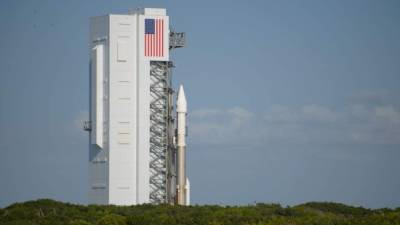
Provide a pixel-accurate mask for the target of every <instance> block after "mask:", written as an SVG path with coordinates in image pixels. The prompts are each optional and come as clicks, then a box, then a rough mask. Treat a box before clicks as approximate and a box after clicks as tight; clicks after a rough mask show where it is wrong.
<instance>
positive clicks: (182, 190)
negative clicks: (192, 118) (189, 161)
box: [176, 85, 190, 205]
mask: <svg viewBox="0 0 400 225" xmlns="http://www.w3.org/2000/svg"><path fill="white" fill-rule="evenodd" d="M176 114H177V133H176V136H177V137H176V139H177V142H176V145H177V158H178V160H177V161H178V179H177V203H178V204H179V205H189V204H190V202H189V201H190V200H189V199H190V196H189V194H190V184H189V180H188V179H187V177H186V156H185V151H186V141H185V138H186V114H187V102H186V97H185V91H184V90H183V86H182V85H180V87H179V90H178V97H177V100H176Z"/></svg>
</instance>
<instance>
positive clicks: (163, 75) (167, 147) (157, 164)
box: [150, 32, 185, 204]
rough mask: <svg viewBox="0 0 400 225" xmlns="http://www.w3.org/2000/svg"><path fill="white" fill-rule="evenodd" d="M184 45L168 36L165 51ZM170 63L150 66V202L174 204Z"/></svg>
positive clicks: (176, 36) (182, 40)
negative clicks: (167, 46) (167, 47)
mask: <svg viewBox="0 0 400 225" xmlns="http://www.w3.org/2000/svg"><path fill="white" fill-rule="evenodd" d="M184 45H185V33H182V32H181V33H178V32H170V35H169V48H170V49H175V48H181V47H184ZM172 67H173V63H172V62H171V61H169V62H167V61H151V62H150V202H151V203H156V204H157V203H174V202H175V195H176V190H175V186H176V148H175V145H174V136H175V132H174V131H175V127H174V117H173V113H172V112H173V94H174V91H173V89H172V73H171V71H172Z"/></svg>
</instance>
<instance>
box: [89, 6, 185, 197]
mask: <svg viewBox="0 0 400 225" xmlns="http://www.w3.org/2000/svg"><path fill="white" fill-rule="evenodd" d="M184 37H185V35H184V33H177V32H172V31H171V30H170V29H169V17H168V16H167V15H166V10H165V9H155V8H144V9H137V10H132V11H130V12H129V13H128V14H126V15H114V14H112V15H105V16H98V17H94V18H91V19H90V38H89V49H90V120H89V121H87V122H86V123H85V126H84V128H85V130H88V131H89V132H90V135H89V146H90V147H89V203H93V204H115V205H132V204H141V203H171V204H173V203H178V204H182V205H186V204H189V202H188V201H189V200H188V199H189V196H188V195H186V193H190V191H189V190H187V189H188V188H189V182H188V181H187V178H186V174H185V171H181V170H185V154H184V151H185V146H183V144H184V145H185V140H184V139H185V136H186V135H185V133H186V129H185V128H186V125H185V121H182V120H186V98H185V95H184V92H183V87H182V86H181V87H180V89H179V94H178V99H177V100H176V103H177V104H178V105H177V107H174V103H175V101H174V94H175V92H174V90H173V89H172V77H171V69H172V68H173V63H172V62H171V61H170V60H169V52H170V50H172V49H175V48H179V47H183V46H184V42H185V39H184ZM183 103H184V106H183V105H179V104H183ZM175 108H178V109H179V110H176V113H177V117H179V118H178V120H180V121H177V120H176V119H175V118H176V117H175ZM182 109H184V110H183V111H182ZM182 124H183V128H182ZM178 127H180V129H177V128H178ZM176 129H177V130H176ZM182 139H183V140H182ZM182 198H184V201H182Z"/></svg>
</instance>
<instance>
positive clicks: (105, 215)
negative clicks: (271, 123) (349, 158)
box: [0, 199, 400, 225]
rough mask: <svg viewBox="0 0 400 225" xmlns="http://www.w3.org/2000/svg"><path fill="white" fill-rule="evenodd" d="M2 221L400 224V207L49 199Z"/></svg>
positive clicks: (10, 210)
mask: <svg viewBox="0 0 400 225" xmlns="http://www.w3.org/2000/svg"><path fill="white" fill-rule="evenodd" d="M0 224H8V225H11V224H12V225H34V224H43V225H47V224H48V225H50V224H51V225H53V224H54V225H57V224H68V225H150V224H151V225H172V224H184V225H191V224H201V225H207V224H210V225H222V224H224V225H239V224H246V225H286V224H288V225H289V224H290V225H295V224H301V225H320V224H332V225H333V224H348V225H350V224H363V225H366V224H371V225H379V224H382V225H387V224H399V225H400V208H397V209H386V208H385V209H375V210H372V209H365V208H361V207H352V206H347V205H344V204H338V203H318V202H311V203H306V204H302V205H298V206H293V207H281V206H280V205H278V204H261V203H259V204H256V205H249V206H217V205H204V206H187V207H182V206H171V205H149V204H145V205H138V206H98V205H89V206H82V205H75V204H69V203H62V202H57V201H53V200H48V199H42V200H37V201H29V202H25V203H16V204H13V205H10V206H8V207H6V208H2V209H0Z"/></svg>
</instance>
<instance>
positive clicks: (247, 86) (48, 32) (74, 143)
mask: <svg viewBox="0 0 400 225" xmlns="http://www.w3.org/2000/svg"><path fill="white" fill-rule="evenodd" d="M136 7H165V8H167V10H168V14H169V16H170V20H171V25H172V26H173V28H174V29H175V30H176V31H185V32H186V34H187V47H186V48H184V49H178V50H176V51H174V53H173V56H172V58H173V60H174V61H175V64H176V66H177V68H176V70H175V71H174V85H175V87H176V86H177V85H178V84H179V83H183V84H184V85H185V92H186V94H187V98H188V104H189V146H188V154H187V155H188V175H189V176H190V179H191V185H192V200H193V202H194V203H197V204H214V203H218V204H249V203H254V202H278V203H281V204H283V205H287V204H289V205H292V204H298V203H303V202H307V201H336V202H343V203H347V204H352V205H362V206H366V207H399V206H400V195H399V190H400V175H399V173H398V172H399V171H400V163H398V160H399V159H400V100H399V96H400V63H399V62H400V42H399V40H400V15H399V13H398V12H399V11H400V2H399V1H390V0H386V1H368V0H352V1H344V0H343V1H317V0H315V1H311V0H310V1H208V0H204V1H8V0H4V1H1V3H0V30H1V36H0V49H1V51H0V78H1V81H0V178H1V183H0V185H1V188H0V206H5V205H8V204H10V203H12V202H15V201H25V200H29V199H37V198H54V199H57V200H62V201H69V202H78V203H86V202H87V197H86V185H87V164H88V162H87V161H88V138H87V133H85V132H84V131H83V130H82V129H81V126H80V123H81V121H82V120H86V118H87V114H88V113H87V111H88V44H87V43H88V19H89V17H91V16H96V15H103V14H107V13H125V12H127V11H128V9H130V8H136Z"/></svg>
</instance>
